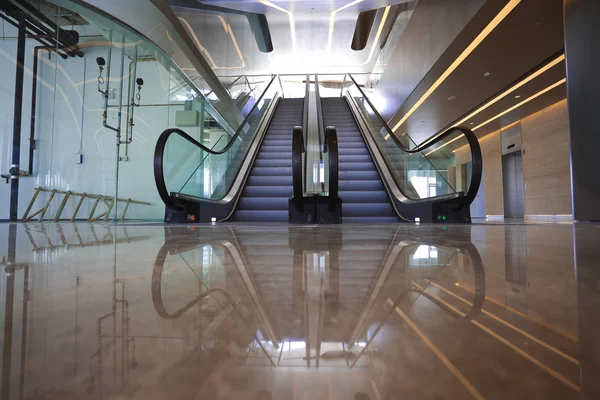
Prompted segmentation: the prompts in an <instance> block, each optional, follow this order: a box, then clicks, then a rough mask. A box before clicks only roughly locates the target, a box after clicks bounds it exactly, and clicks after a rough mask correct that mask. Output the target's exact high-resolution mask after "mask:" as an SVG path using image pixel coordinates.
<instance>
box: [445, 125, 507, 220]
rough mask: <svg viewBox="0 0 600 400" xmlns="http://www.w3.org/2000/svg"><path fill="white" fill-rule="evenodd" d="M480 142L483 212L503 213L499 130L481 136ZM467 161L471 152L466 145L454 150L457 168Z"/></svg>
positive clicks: (469, 159) (487, 213)
mask: <svg viewBox="0 0 600 400" xmlns="http://www.w3.org/2000/svg"><path fill="white" fill-rule="evenodd" d="M480 144H481V152H482V154H483V180H484V182H485V184H484V203H485V214H486V215H504V199H503V191H502V156H501V151H500V150H501V149H500V131H496V132H493V133H490V134H489V135H486V136H485V137H483V138H481V139H480ZM469 161H471V152H470V151H469V149H468V148H467V147H463V148H461V149H459V150H458V151H457V152H456V165H457V170H458V169H459V166H460V165H462V164H465V163H467V162H469ZM457 175H458V173H457Z"/></svg>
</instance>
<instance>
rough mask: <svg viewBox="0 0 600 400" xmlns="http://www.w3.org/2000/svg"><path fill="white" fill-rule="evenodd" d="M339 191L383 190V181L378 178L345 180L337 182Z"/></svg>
mask: <svg viewBox="0 0 600 400" xmlns="http://www.w3.org/2000/svg"><path fill="white" fill-rule="evenodd" d="M339 190H340V191H353V192H355V191H363V192H364V191H382V190H384V187H383V183H381V181H380V180H371V181H359V180H347V181H340V182H339Z"/></svg>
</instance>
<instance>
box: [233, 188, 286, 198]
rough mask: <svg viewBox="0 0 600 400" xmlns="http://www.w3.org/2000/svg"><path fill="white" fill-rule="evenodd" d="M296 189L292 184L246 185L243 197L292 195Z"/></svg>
mask: <svg viewBox="0 0 600 400" xmlns="http://www.w3.org/2000/svg"><path fill="white" fill-rule="evenodd" d="M293 193H294V189H293V188H292V187H291V186H289V187H288V186H264V187H263V186H246V187H245V188H244V191H243V192H242V198H243V197H246V196H249V197H291V196H292V194H293Z"/></svg>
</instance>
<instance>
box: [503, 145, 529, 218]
mask: <svg viewBox="0 0 600 400" xmlns="http://www.w3.org/2000/svg"><path fill="white" fill-rule="evenodd" d="M502 186H503V189H504V217H505V218H523V217H524V216H525V199H524V194H523V156H522V155H521V152H520V151H516V152H514V153H509V154H505V155H503V156H502Z"/></svg>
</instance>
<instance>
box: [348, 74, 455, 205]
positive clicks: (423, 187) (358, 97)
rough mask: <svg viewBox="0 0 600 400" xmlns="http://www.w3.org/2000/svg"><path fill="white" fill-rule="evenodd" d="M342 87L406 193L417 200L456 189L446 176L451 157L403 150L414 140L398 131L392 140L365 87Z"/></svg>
mask: <svg viewBox="0 0 600 400" xmlns="http://www.w3.org/2000/svg"><path fill="white" fill-rule="evenodd" d="M350 82H352V81H350ZM345 91H346V92H347V93H348V94H349V97H350V98H351V99H352V101H353V102H354V104H355V105H356V106H357V108H358V109H359V111H360V115H361V118H362V120H363V121H364V122H365V124H366V125H367V126H368V127H369V129H370V131H371V132H372V133H373V136H372V137H373V139H374V141H375V144H376V145H377V147H378V149H379V151H380V152H381V155H382V157H383V158H384V160H385V162H386V165H387V166H388V168H389V169H390V172H391V173H392V175H393V177H394V180H395V182H396V184H397V185H398V186H399V188H400V190H402V192H403V193H404V195H405V196H406V197H408V198H409V199H413V200H418V199H425V198H430V197H436V196H444V195H450V194H454V193H455V192H456V191H455V189H454V187H453V186H452V185H450V183H449V179H448V168H449V167H450V166H452V163H453V162H454V159H453V157H446V158H443V159H436V162H435V163H433V162H432V161H431V160H430V159H429V158H428V157H427V155H426V153H427V151H422V152H415V153H412V152H407V151H406V150H411V149H414V148H415V147H416V143H414V142H413V141H412V140H411V138H410V136H409V135H408V134H403V135H402V134H401V135H399V136H397V137H396V139H397V140H394V137H392V135H393V133H392V132H391V130H390V129H389V127H387V126H386V124H385V122H384V121H383V120H382V119H381V118H380V116H379V114H378V113H377V110H375V109H374V106H372V105H371V104H372V103H370V102H369V101H367V99H366V98H365V94H364V91H361V90H359V88H358V86H356V85H355V84H354V83H352V86H350V87H349V88H347V89H345ZM427 150H430V149H427Z"/></svg>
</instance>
